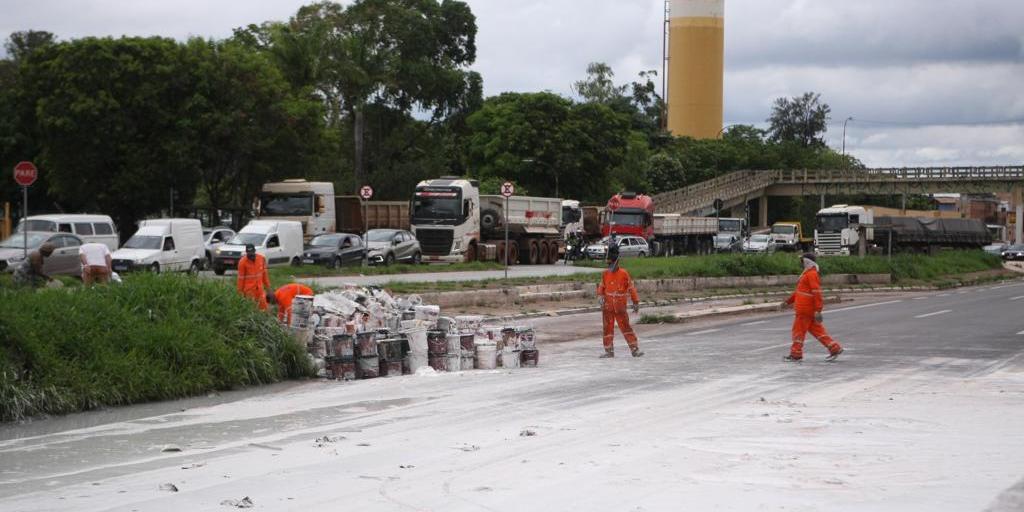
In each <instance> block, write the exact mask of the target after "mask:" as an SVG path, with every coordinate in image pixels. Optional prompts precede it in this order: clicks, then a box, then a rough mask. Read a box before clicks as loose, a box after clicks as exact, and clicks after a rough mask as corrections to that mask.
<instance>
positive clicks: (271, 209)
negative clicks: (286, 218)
mask: <svg viewBox="0 0 1024 512" xmlns="http://www.w3.org/2000/svg"><path fill="white" fill-rule="evenodd" d="M260 215H262V216H271V215H302V216H306V215H313V194H310V193H296V194H273V193H267V192H264V193H263V194H260Z"/></svg>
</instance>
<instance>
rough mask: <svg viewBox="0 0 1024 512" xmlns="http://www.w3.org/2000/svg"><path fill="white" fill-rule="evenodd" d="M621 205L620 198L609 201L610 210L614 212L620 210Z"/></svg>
mask: <svg viewBox="0 0 1024 512" xmlns="http://www.w3.org/2000/svg"><path fill="white" fill-rule="evenodd" d="M621 204H622V203H620V202H619V198H618V197H613V198H611V199H609V200H608V209H609V210H611V211H613V212H614V211H615V210H618V209H619V206H620V205H621Z"/></svg>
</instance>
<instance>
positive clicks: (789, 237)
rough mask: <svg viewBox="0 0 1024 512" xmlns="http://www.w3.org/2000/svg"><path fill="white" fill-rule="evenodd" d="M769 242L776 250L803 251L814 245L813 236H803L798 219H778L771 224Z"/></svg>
mask: <svg viewBox="0 0 1024 512" xmlns="http://www.w3.org/2000/svg"><path fill="white" fill-rule="evenodd" d="M769 236H770V237H771V243H772V245H774V246H775V249H776V250H780V251H793V252H797V251H800V252H803V251H809V250H811V248H812V247H813V246H814V237H810V236H809V237H805V236H804V230H803V226H802V225H801V224H800V222H799V221H789V220H787V221H780V222H776V223H775V224H772V229H771V232H770V233H769Z"/></svg>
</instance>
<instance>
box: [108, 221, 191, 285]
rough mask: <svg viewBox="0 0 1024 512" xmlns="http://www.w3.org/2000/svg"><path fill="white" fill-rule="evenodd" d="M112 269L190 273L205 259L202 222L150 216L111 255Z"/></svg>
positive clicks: (120, 270)
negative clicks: (152, 217)
mask: <svg viewBox="0 0 1024 512" xmlns="http://www.w3.org/2000/svg"><path fill="white" fill-rule="evenodd" d="M111 259H112V260H113V267H114V271H115V272H130V271H137V270H149V271H152V272H157V273H159V272H161V271H163V272H186V271H187V272H190V273H192V274H198V273H199V270H201V269H202V267H203V262H204V261H206V247H205V246H204V245H203V225H202V224H201V223H200V222H199V219H152V220H144V221H142V222H141V223H140V224H139V230H138V231H136V232H135V234H134V235H132V237H131V238H129V239H128V241H127V242H125V243H124V247H121V248H120V249H118V250H116V251H114V254H113V255H111Z"/></svg>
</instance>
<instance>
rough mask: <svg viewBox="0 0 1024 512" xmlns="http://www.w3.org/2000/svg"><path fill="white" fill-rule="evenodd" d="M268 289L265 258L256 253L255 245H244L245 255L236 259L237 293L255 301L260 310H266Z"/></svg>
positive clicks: (268, 276) (268, 281) (268, 278)
mask: <svg viewBox="0 0 1024 512" xmlns="http://www.w3.org/2000/svg"><path fill="white" fill-rule="evenodd" d="M268 289H270V274H268V273H267V260H266V258H264V257H263V255H262V254H256V247H255V246H253V245H252V244H246V245H245V257H244V258H242V259H240V260H238V293H241V294H242V295H244V296H246V297H249V298H250V299H252V300H253V301H255V302H256V305H257V306H259V308H260V310H261V311H266V310H267V292H266V290H268Z"/></svg>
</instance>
